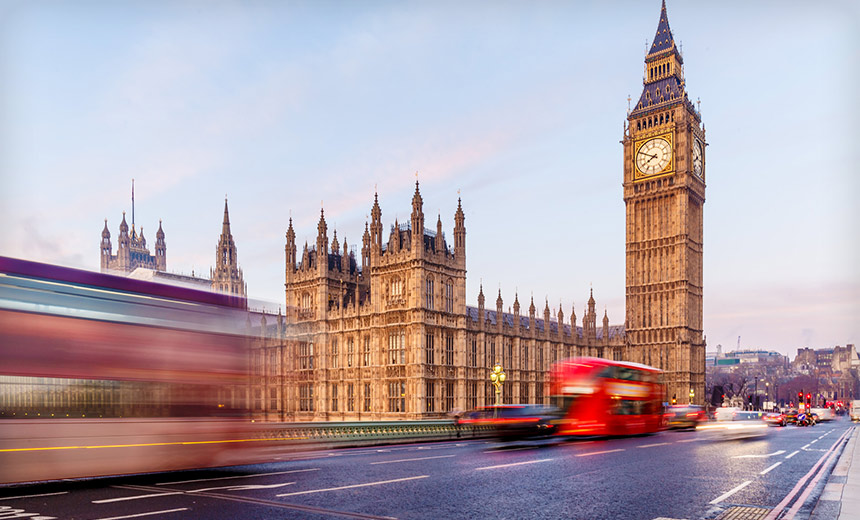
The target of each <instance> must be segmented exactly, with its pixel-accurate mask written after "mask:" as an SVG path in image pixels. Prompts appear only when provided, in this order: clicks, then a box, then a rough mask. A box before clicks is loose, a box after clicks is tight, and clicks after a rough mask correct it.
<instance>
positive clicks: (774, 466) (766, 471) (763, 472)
mask: <svg viewBox="0 0 860 520" xmlns="http://www.w3.org/2000/svg"><path fill="white" fill-rule="evenodd" d="M780 464H782V462H777V463H776V464H774V465H773V466H771V467H769V468H767V469H766V470H764V471H762V472H761V473H759V475H767V474H768V473H769V472H770V470H772V469H774V468H776V467H777V466H779V465H780Z"/></svg>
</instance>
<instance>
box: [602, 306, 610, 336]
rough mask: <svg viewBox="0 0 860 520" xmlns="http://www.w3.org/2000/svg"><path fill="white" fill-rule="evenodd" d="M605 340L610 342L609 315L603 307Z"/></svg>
mask: <svg viewBox="0 0 860 520" xmlns="http://www.w3.org/2000/svg"><path fill="white" fill-rule="evenodd" d="M603 342H604V343H609V315H608V314H607V313H606V309H603Z"/></svg>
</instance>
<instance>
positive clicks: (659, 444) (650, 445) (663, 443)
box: [636, 442, 671, 448]
mask: <svg viewBox="0 0 860 520" xmlns="http://www.w3.org/2000/svg"><path fill="white" fill-rule="evenodd" d="M667 444H671V443H670V442H658V443H656V444H643V445H642V446H636V447H637V448H653V447H655V446H666V445H667Z"/></svg>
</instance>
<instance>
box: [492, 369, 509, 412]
mask: <svg viewBox="0 0 860 520" xmlns="http://www.w3.org/2000/svg"><path fill="white" fill-rule="evenodd" d="M506 377H507V376H506V375H505V373H504V372H503V371H502V365H500V364H498V363H496V364H495V365H493V371H492V372H490V381H492V382H493V386H494V387H496V406H498V405H500V404H502V384H503V383H504V382H505V378H506ZM496 413H498V410H496Z"/></svg>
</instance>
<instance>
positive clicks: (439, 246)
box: [436, 215, 445, 255]
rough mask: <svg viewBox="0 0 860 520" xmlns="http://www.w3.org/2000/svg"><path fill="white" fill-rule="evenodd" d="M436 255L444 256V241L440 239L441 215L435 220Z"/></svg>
mask: <svg viewBox="0 0 860 520" xmlns="http://www.w3.org/2000/svg"><path fill="white" fill-rule="evenodd" d="M436 253H437V254H442V255H444V254H445V240H444V239H443V238H442V215H439V217H438V218H437V219H436Z"/></svg>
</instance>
